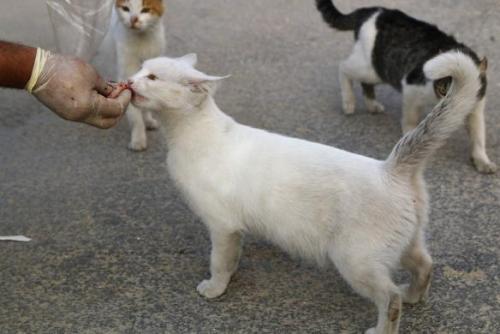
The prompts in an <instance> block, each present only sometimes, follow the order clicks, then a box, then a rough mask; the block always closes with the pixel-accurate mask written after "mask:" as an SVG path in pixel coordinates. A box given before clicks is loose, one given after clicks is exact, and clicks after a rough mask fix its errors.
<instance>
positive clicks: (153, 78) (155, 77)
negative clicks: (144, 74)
mask: <svg viewBox="0 0 500 334" xmlns="http://www.w3.org/2000/svg"><path fill="white" fill-rule="evenodd" d="M148 79H149V80H156V79H158V77H157V76H156V75H154V74H150V75H148Z"/></svg>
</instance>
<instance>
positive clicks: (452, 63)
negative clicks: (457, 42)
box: [386, 51, 481, 175]
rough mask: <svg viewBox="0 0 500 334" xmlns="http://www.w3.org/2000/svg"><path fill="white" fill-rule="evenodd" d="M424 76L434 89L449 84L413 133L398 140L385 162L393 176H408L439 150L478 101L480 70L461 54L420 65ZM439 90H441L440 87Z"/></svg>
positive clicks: (471, 60)
mask: <svg viewBox="0 0 500 334" xmlns="http://www.w3.org/2000/svg"><path fill="white" fill-rule="evenodd" d="M424 73H425V76H426V77H427V78H428V79H429V80H432V81H433V82H434V87H435V89H439V86H440V85H441V84H443V83H444V84H446V83H448V84H449V82H450V78H451V84H449V88H448V90H447V93H446V89H445V94H446V95H445V96H444V97H443V98H442V100H441V101H440V102H439V103H438V104H437V105H436V106H435V107H434V109H433V110H432V112H431V113H430V114H429V115H427V117H426V118H425V119H424V120H423V121H422V122H420V124H419V125H418V126H417V127H416V128H415V129H414V130H413V131H410V132H409V133H407V134H406V135H405V136H404V137H403V138H401V139H400V140H399V142H398V143H397V144H396V146H395V147H394V149H393V150H392V152H391V154H390V155H389V157H388V158H387V161H386V165H387V167H388V169H389V170H390V171H391V172H393V173H395V174H398V175H400V174H412V173H414V172H415V171H416V170H418V169H420V168H421V167H423V166H424V165H425V162H426V161H427V159H428V158H429V157H430V156H431V155H432V154H433V153H434V152H435V151H436V150H437V149H438V148H439V147H440V146H442V145H443V144H444V143H445V141H446V140H447V139H448V137H450V136H451V134H452V133H453V132H455V131H456V130H457V129H458V128H460V126H461V125H462V124H463V123H464V120H465V118H466V116H467V115H468V114H470V113H471V112H472V111H473V110H474V107H475V105H476V104H477V102H478V101H479V99H480V90H481V78H480V69H479V67H478V65H477V64H476V63H475V62H474V60H473V59H472V58H471V57H470V56H468V55H466V54H463V53H461V52H458V51H449V52H446V53H443V54H440V55H438V56H436V57H434V58H432V59H431V60H429V61H428V62H427V63H426V64H425V65H424ZM441 87H442V86H441Z"/></svg>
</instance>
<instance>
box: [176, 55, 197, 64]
mask: <svg viewBox="0 0 500 334" xmlns="http://www.w3.org/2000/svg"><path fill="white" fill-rule="evenodd" d="M178 59H179V60H180V61H183V62H185V63H188V64H189V65H191V66H193V67H194V66H195V65H196V63H197V62H198V56H197V55H196V53H189V54H187V55H185V56H182V57H180V58H178Z"/></svg>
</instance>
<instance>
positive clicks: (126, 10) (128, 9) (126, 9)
mask: <svg viewBox="0 0 500 334" xmlns="http://www.w3.org/2000/svg"><path fill="white" fill-rule="evenodd" d="M122 10H123V11H124V12H130V8H128V7H127V6H123V7H122Z"/></svg>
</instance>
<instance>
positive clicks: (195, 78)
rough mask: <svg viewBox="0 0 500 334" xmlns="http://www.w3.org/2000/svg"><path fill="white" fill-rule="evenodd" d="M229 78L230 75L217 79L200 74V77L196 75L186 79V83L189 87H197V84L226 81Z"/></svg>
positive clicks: (216, 77)
mask: <svg viewBox="0 0 500 334" xmlns="http://www.w3.org/2000/svg"><path fill="white" fill-rule="evenodd" d="M229 77H230V75H225V76H223V77H218V76H214V75H207V74H205V73H201V72H200V75H196V76H193V77H190V78H188V79H187V83H188V84H190V85H199V84H202V83H206V82H214V81H220V80H223V79H227V78H229Z"/></svg>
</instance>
